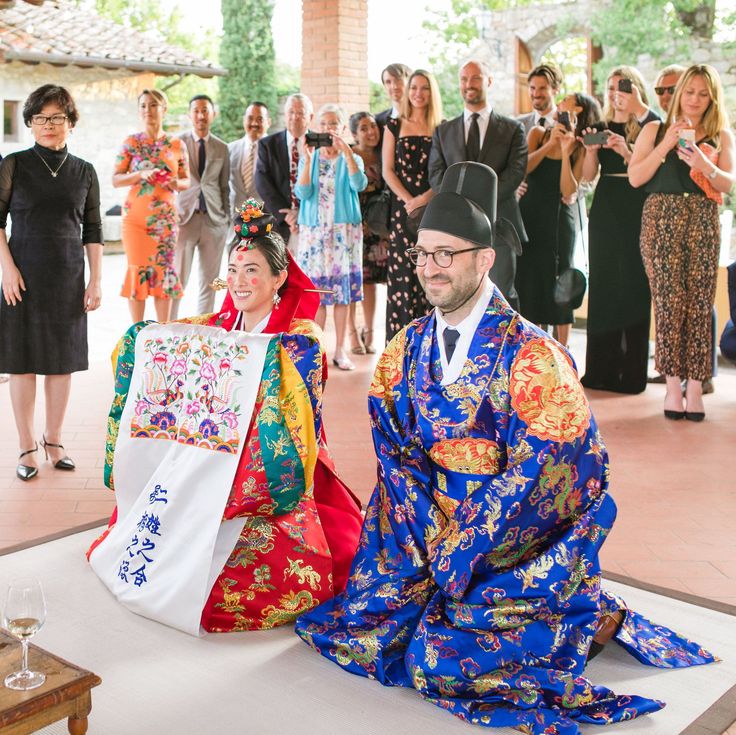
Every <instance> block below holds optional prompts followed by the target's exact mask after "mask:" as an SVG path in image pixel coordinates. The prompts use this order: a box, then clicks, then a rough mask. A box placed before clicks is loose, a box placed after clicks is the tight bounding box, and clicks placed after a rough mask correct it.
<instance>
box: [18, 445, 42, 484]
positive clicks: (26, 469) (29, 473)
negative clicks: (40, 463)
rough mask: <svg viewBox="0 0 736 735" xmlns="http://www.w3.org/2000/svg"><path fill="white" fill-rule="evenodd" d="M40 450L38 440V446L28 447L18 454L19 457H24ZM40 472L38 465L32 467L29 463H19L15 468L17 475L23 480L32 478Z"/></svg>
mask: <svg viewBox="0 0 736 735" xmlns="http://www.w3.org/2000/svg"><path fill="white" fill-rule="evenodd" d="M37 451H38V442H36V446H35V447H34V448H33V449H26V451H25V452H21V453H20V454H19V455H18V459H23V457H25V456H26V454H31V453H32V452H37ZM37 474H38V467H31V466H29V465H27V464H22V463H20V462H19V463H18V466H17V467H16V468H15V476H16V477H17V478H18V479H19V480H23V482H26V481H27V480H32V479H33V478H34V477H35V476H36V475H37Z"/></svg>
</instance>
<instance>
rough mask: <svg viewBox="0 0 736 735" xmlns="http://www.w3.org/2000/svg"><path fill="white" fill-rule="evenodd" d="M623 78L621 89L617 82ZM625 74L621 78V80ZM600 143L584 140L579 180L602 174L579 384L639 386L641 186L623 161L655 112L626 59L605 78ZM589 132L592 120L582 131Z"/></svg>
mask: <svg viewBox="0 0 736 735" xmlns="http://www.w3.org/2000/svg"><path fill="white" fill-rule="evenodd" d="M622 80H623V82H624V83H623V85H622V86H623V87H624V89H626V88H630V89H631V90H632V91H631V92H625V91H622V90H621V89H620V86H619V83H620V82H621V81H622ZM627 82H628V84H627ZM606 88H607V96H606V104H605V109H604V118H605V125H602V126H597V127H598V128H605V129H606V130H605V132H604V135H605V136H606V140H605V142H604V143H593V144H587V145H585V159H584V161H583V180H585V181H591V182H592V181H595V179H596V178H597V176H598V173H599V171H600V174H601V177H600V179H599V181H598V185H597V187H596V191H595V197H594V198H593V206H592V207H591V210H590V220H589V225H588V232H589V244H590V256H589V259H590V278H589V281H588V322H587V344H586V352H585V375H584V376H583V379H582V383H583V385H584V386H585V387H586V388H593V389H595V390H609V391H614V392H616V393H641V392H642V391H643V390H644V389H645V388H646V385H647V362H648V359H649V318H650V309H651V307H650V296H649V282H648V281H647V276H646V273H645V272H644V263H643V262H642V259H641V250H640V248H639V234H640V231H641V211H642V208H643V207H644V199H645V198H646V192H644V191H642V190H641V189H635V188H634V187H633V186H631V184H630V183H629V179H628V175H627V166H628V165H629V161H630V160H631V156H632V150H633V147H634V143H635V142H636V139H637V137H638V136H639V133H640V132H641V130H642V128H643V126H644V125H646V124H647V123H649V122H652V121H654V120H659V117H658V116H657V114H656V113H655V112H654V111H653V110H651V109H650V108H649V106H648V99H647V93H646V88H645V85H644V80H643V79H642V76H641V74H640V73H639V72H638V71H637V70H636V69H634V68H633V67H631V66H620V67H618V68H616V69H613V71H611V73H610V74H609V76H608V81H607V82H606ZM594 132H596V131H595V130H594V129H593V128H586V130H584V131H583V137H581V140H582V141H583V144H585V137H584V135H585V134H586V133H587V134H590V133H594Z"/></svg>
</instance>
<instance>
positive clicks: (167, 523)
mask: <svg viewBox="0 0 736 735" xmlns="http://www.w3.org/2000/svg"><path fill="white" fill-rule="evenodd" d="M274 224H275V223H274V220H273V218H272V217H271V216H270V215H267V214H264V213H263V212H262V211H261V209H260V206H259V205H258V203H257V202H256V201H255V200H249V201H247V202H245V204H244V205H243V206H242V207H241V209H240V212H239V216H238V221H237V225H236V233H237V240H236V243H235V245H234V247H233V248H232V249H231V251H230V255H229V258H228V268H227V289H228V293H227V295H226V297H225V301H224V303H223V305H222V308H221V309H220V311H219V312H218V313H217V314H204V315H202V316H199V317H194V318H191V319H183V320H181V321H178V322H174V323H172V324H166V325H160V324H151V325H145V324H137V325H134V326H132V327H131V328H130V329H129V330H128V333H127V334H126V336H125V337H124V338H123V339H122V340H120V342H119V344H118V348H117V350H116V355H115V364H116V366H117V368H116V380H115V390H116V397H115V400H114V401H113V406H112V410H111V414H110V420H109V422H108V445H107V453H106V465H105V482H106V483H107V485H108V486H109V487H111V488H112V487H114V488H115V496H116V500H117V509H116V511H115V512H114V514H113V517H112V519H111V522H110V526H109V528H108V530H107V531H106V532H105V533H104V534H103V535H102V536H101V537H100V538H99V539H98V540H97V541H95V543H94V544H93V545H92V547H91V549H90V551H89V553H88V556H89V560H90V563H91V565H92V568H93V569H94V570H95V572H97V574H98V575H99V576H100V578H101V579H102V580H103V582H104V583H105V584H106V585H107V586H108V587H109V588H110V590H111V591H112V592H113V594H115V595H116V596H117V597H118V599H120V601H121V602H122V603H123V604H129V605H130V606H131V608H132V609H133V610H134V611H135V612H137V613H139V614H143V615H146V616H147V617H151V618H153V619H154V620H158V621H160V622H163V623H166V624H168V625H171V626H174V627H177V628H179V629H182V630H185V631H186V632H188V633H192V634H194V635H197V634H198V633H199V629H200V625H201V626H202V627H204V629H205V630H208V631H214V632H228V631H242V630H257V629H265V628H273V627H275V626H278V625H286V624H289V623H291V622H292V621H293V620H294V618H296V616H297V615H298V614H299V613H301V612H303V611H306V610H308V609H310V608H311V607H314V606H315V605H317V604H319V603H320V602H322V601H324V600H326V599H329V598H330V597H332V596H333V595H335V594H336V593H337V592H340V591H342V590H343V589H344V587H345V584H346V582H347V576H348V571H349V569H350V564H351V562H352V558H353V556H354V554H355V550H356V547H357V545H358V538H359V535H360V527H361V521H362V517H361V514H360V504H359V503H358V502H357V501H356V500H355V499H354V497H353V496H352V494H351V493H350V491H349V490H348V489H347V488H346V487H345V485H343V483H342V482H340V480H339V479H338V478H337V477H336V475H335V473H334V468H333V466H332V463H331V461H330V459H329V456H328V455H327V451H326V445H325V441H324V433H323V430H322V391H323V375H324V372H325V370H324V362H325V361H324V353H323V351H322V348H321V346H320V338H319V334H320V330H319V329H318V328H317V326H316V325H315V324H314V322H313V321H312V317H313V316H314V314H315V312H316V310H317V307H318V305H319V298H318V297H317V294H316V293H314V285H313V284H312V283H311V282H310V281H309V279H308V278H306V276H305V275H304V273H302V272H301V271H300V270H299V268H298V267H296V265H295V263H294V261H293V260H291V258H290V257H289V256H288V254H287V252H286V245H285V243H284V241H283V239H282V237H281V235H279V234H277V233H276V231H275V230H274V229H273V226H274ZM213 327H218V329H213ZM244 333H247V334H244ZM153 345H155V347H153ZM149 346H150V347H149ZM134 366H135V368H136V369H135V371H134V369H133V368H134ZM131 404H132V406H134V410H130V407H131ZM284 407H287V408H284ZM151 439H154V440H155V441H150V440H151ZM238 452H240V453H239V456H237V455H238ZM113 459H114V465H113ZM163 478H165V479H163ZM162 483H163V484H162ZM141 496H143V498H145V500H144V501H143V507H144V508H145V509H147V512H146V515H145V516H144V517H143V518H141V509H140V505H136V501H138V499H139V498H140V497H141ZM159 498H161V501H160V502H157V499H159ZM164 500H165V501H166V502H164ZM154 508H155V509H154ZM152 515H155V519H152V517H151V516H152ZM192 518H196V519H197V521H196V529H197V532H196V533H194V534H192V527H193V526H192ZM131 536H135V540H134V541H131ZM139 541H140V542H141V544H140V546H139ZM141 546H142V550H143V551H144V553H145V554H147V555H148V557H147V558H146V556H145V555H143V556H141V555H139V554H138V551H139V550H140V547H141ZM167 547H168V548H167ZM126 549H127V553H126ZM166 555H168V556H166ZM121 558H123V563H121ZM167 559H168V560H171V564H168V562H167ZM147 564H148V565H149V568H148V569H146V565H147ZM150 564H153V565H154V567H153V569H155V572H154V574H151V573H150V571H151V570H150ZM146 574H148V576H146ZM162 601H164V602H163V603H162Z"/></svg>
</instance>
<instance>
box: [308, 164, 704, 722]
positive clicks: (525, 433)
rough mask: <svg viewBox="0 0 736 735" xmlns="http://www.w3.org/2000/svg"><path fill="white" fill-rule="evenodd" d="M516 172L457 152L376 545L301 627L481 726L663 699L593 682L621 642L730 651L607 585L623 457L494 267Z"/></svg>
mask: <svg viewBox="0 0 736 735" xmlns="http://www.w3.org/2000/svg"><path fill="white" fill-rule="evenodd" d="M496 183H497V182H496V176H495V174H494V173H493V171H492V170H491V169H490V168H488V167H487V166H484V165H483V164H479V163H457V164H455V165H453V166H451V167H450V168H448V170H447V174H446V176H445V178H444V180H443V182H442V187H441V189H440V191H439V193H438V194H437V195H436V196H435V197H434V198H433V199H431V200H430V202H429V204H428V205H427V208H426V210H425V212H424V215H423V217H422V220H421V224H420V225H419V236H418V238H417V243H416V247H414V248H412V249H411V250H409V251H408V255H409V258H410V259H411V261H412V262H413V263H414V264H415V265H416V269H417V270H416V272H417V277H418V278H419V281H420V283H421V284H422V288H424V290H425V293H426V296H427V299H428V301H429V302H430V304H432V305H433V306H434V307H435V308H434V309H433V310H432V311H431V312H430V313H429V314H428V315H427V316H424V317H422V318H420V319H416V320H415V321H413V322H411V323H410V324H408V325H407V326H405V327H404V328H403V329H402V330H401V331H400V332H399V333H398V334H397V335H396V336H395V337H394V338H393V339H392V340H391V341H390V342H389V344H388V346H387V347H386V350H385V351H384V353H383V355H381V358H380V359H379V361H378V364H377V366H376V371H375V374H374V376H373V381H372V383H371V387H370V391H369V394H368V408H369V411H370V417H371V430H372V432H373V442H374V445H375V449H376V458H377V483H376V488H375V490H374V492H373V495H372V496H371V499H370V501H369V502H368V507H367V509H366V516H365V522H364V524H363V531H362V534H361V539H360V544H359V546H358V551H357V553H356V555H355V558H354V559H353V565H352V568H351V570H350V576H349V578H348V583H347V586H346V588H345V591H344V592H341V593H339V594H338V595H337V596H335V597H334V598H332V599H330V600H327V601H326V602H323V603H322V604H321V605H320V606H319V607H316V608H313V609H311V610H309V611H308V612H305V613H304V614H303V615H302V616H301V617H299V618H298V619H297V621H296V632H297V634H298V635H300V636H301V637H302V639H303V640H304V641H305V642H306V643H307V644H308V645H310V646H312V647H313V648H314V649H315V650H316V651H318V652H319V653H321V654H322V655H323V656H325V657H326V658H328V659H330V660H332V661H333V662H334V663H336V664H338V665H339V666H341V667H342V668H343V669H344V670H345V671H348V672H350V673H352V674H356V675H358V676H364V677H370V678H371V679H375V680H378V681H379V682H380V683H381V684H384V685H385V686H394V687H398V686H401V687H413V688H415V689H416V690H417V691H418V692H419V694H420V695H421V696H422V697H423V698H424V699H426V700H427V701H429V702H431V703H432V704H434V705H437V706H439V707H441V708H442V709H444V710H446V711H448V712H451V713H452V714H455V715H457V716H458V717H460V718H462V719H463V720H465V721H466V722H469V723H471V724H477V725H483V726H486V727H507V728H511V729H515V730H520V731H523V732H526V733H535V734H538V735H541V733H549V734H550V735H551V734H552V733H566V734H567V735H571V734H572V733H574V732H579V728H578V726H577V723H581V722H594V721H600V722H611V721H618V720H624V719H630V718H631V717H635V716H637V715H641V714H645V713H647V712H652V711H655V710H657V709H659V708H660V707H662V703H661V702H658V701H653V700H647V699H645V698H643V697H632V696H621V697H617V696H615V695H614V693H613V692H611V691H610V690H608V689H606V688H605V687H602V686H594V685H593V684H592V682H590V681H589V680H588V679H586V678H585V673H584V672H583V669H584V668H585V665H586V662H587V661H588V660H589V659H590V658H592V657H593V656H595V655H596V654H597V653H600V651H601V649H602V648H603V646H604V645H605V644H606V643H608V642H609V641H610V640H611V639H614V640H616V642H617V643H620V644H621V645H622V646H623V647H624V648H625V649H626V650H627V651H628V652H630V653H631V654H632V655H633V656H635V657H636V658H637V659H639V661H641V662H643V663H647V664H651V665H653V666H660V667H662V668H671V667H672V666H673V662H676V663H677V665H678V666H692V665H696V664H706V663H710V662H713V661H714V660H716V659H715V657H714V656H713V655H712V654H710V653H708V652H707V651H705V650H703V649H702V648H701V647H700V646H699V645H698V644H697V643H694V642H692V641H689V640H687V639H684V638H682V637H680V636H678V635H677V634H676V633H674V632H673V631H670V630H667V629H666V628H662V627H661V626H658V625H655V624H654V623H652V622H650V621H648V620H646V619H645V618H643V617H642V616H641V615H640V614H638V613H636V612H635V611H633V610H630V609H627V608H626V607H625V604H624V602H623V600H621V599H620V598H618V597H616V596H614V595H611V594H610V593H608V592H607V591H606V590H605V588H604V587H603V586H602V581H601V571H600V562H599V559H598V552H599V549H600V547H601V545H602V544H603V542H604V540H605V539H606V537H607V536H608V532H609V530H610V528H611V526H612V524H613V521H614V519H615V517H616V504H615V502H614V500H613V498H612V497H611V495H610V494H609V492H608V476H609V468H608V454H607V452H606V448H605V446H604V445H603V441H602V439H601V435H600V432H599V430H598V427H597V425H596V422H595V419H594V418H593V415H592V413H591V410H590V406H589V405H588V402H587V399H586V397H585V391H584V390H583V388H582V386H581V385H580V381H579V380H578V376H577V373H576V371H575V368H574V366H573V363H572V359H571V358H570V356H569V355H568V354H567V352H566V351H565V350H564V348H563V347H562V346H561V345H559V344H558V343H557V342H555V341H554V340H553V339H551V338H550V337H548V336H547V335H546V334H544V332H542V331H541V330H540V329H538V328H537V327H535V326H534V325H532V324H530V323H529V322H528V321H526V320H525V319H522V318H521V317H520V315H519V314H518V313H517V312H515V311H514V310H513V309H511V307H510V306H509V305H508V303H507V302H506V300H505V299H504V298H503V297H502V296H501V294H500V292H499V291H498V289H497V288H496V287H495V286H494V284H493V282H492V281H491V280H490V279H489V278H488V273H489V270H490V269H491V266H492V265H493V258H494V250H497V249H498V248H499V247H500V246H501V244H502V242H503V241H504V240H506V239H507V238H511V239H514V238H515V237H516V233H515V232H514V228H513V227H512V226H511V225H510V224H508V223H505V222H503V221H502V220H497V218H496V207H495V201H496V197H495V188H496ZM489 191H490V192H491V193H492V194H493V196H492V197H488V196H487V193H488V192H489ZM652 631H656V633H657V638H656V640H657V645H656V646H655V645H653V644H652V635H653V633H652ZM530 682H532V684H531V685H530V684H529V683H530ZM519 692H531V693H532V696H531V697H521V696H519ZM563 701H565V702H574V705H572V706H562V705H561V704H560V703H561V702H563Z"/></svg>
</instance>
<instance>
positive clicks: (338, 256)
mask: <svg viewBox="0 0 736 735" xmlns="http://www.w3.org/2000/svg"><path fill="white" fill-rule="evenodd" d="M317 123H318V126H319V130H320V132H322V133H329V134H330V136H331V138H332V145H331V146H324V147H317V148H315V147H313V146H307V148H306V152H305V155H303V156H302V157H301V160H300V161H299V175H298V179H297V185H296V187H295V189H294V193H295V194H296V196H297V197H298V199H299V200H300V202H301V204H300V206H299V219H298V222H299V253H298V258H297V259H298V263H299V266H300V267H301V269H302V270H303V271H304V272H305V273H306V274H307V275H308V276H309V277H310V278H311V279H312V281H313V282H314V284H315V285H316V286H317V288H320V289H325V290H327V291H329V293H324V294H321V300H320V307H319V311H318V312H317V317H316V321H317V323H318V324H319V325H320V326H321V327H322V328H324V326H325V321H326V318H327V315H326V307H327V306H333V307H334V316H335V333H336V337H337V344H336V347H335V357H334V358H333V360H332V362H333V364H334V365H336V366H337V367H338V368H340V370H354V369H355V365H353V363H352V362H351V361H350V359H349V358H348V357H347V355H346V354H345V348H344V342H345V332H346V329H347V317H348V306H349V305H350V304H351V303H352V302H354V301H361V300H362V299H363V225H362V218H361V213H360V204H359V203H358V192H359V191H362V190H363V189H365V187H366V185H367V183H368V179H367V178H366V175H365V173H364V170H363V161H362V160H361V158H360V156H356V155H354V154H353V152H352V151H351V150H350V147H349V146H348V144H347V143H346V142H345V141H344V140H343V139H342V137H341V135H342V133H343V132H344V131H345V125H346V115H345V112H344V110H343V109H342V108H341V107H338V106H337V105H323V106H322V107H321V108H320V110H319V112H318V113H317Z"/></svg>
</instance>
